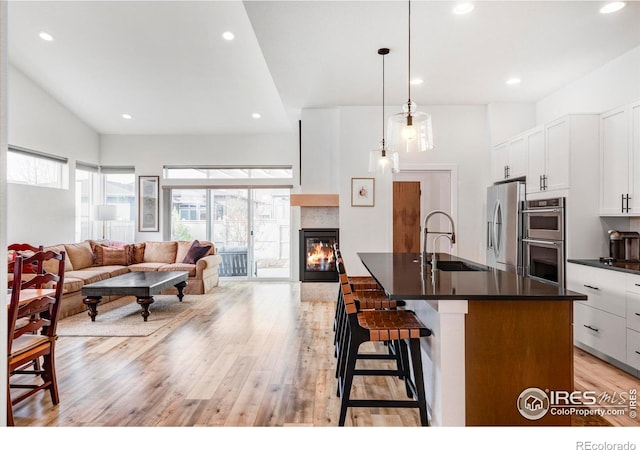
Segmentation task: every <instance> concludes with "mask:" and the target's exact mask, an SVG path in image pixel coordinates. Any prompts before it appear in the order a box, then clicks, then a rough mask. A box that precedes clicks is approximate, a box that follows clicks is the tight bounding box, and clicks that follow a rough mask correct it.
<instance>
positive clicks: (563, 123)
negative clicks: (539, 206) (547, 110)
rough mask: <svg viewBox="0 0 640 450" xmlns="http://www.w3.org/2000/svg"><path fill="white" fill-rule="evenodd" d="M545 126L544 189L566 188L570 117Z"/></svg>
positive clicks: (569, 147)
mask: <svg viewBox="0 0 640 450" xmlns="http://www.w3.org/2000/svg"><path fill="white" fill-rule="evenodd" d="M545 128H546V129H545V134H546V156H547V166H546V169H547V170H546V173H545V177H544V184H543V186H544V190H545V191H555V190H558V189H567V188H568V187H569V156H570V152H571V117H570V116H566V117H563V118H562V119H558V120H556V121H554V122H551V123H549V124H547V126H546V127H545ZM576 150H579V149H576Z"/></svg>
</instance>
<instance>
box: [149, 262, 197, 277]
mask: <svg viewBox="0 0 640 450" xmlns="http://www.w3.org/2000/svg"><path fill="white" fill-rule="evenodd" d="M180 270H183V271H185V272H189V276H190V277H195V276H196V265H195V264H186V263H173V264H165V265H164V266H162V267H159V268H158V272H173V271H180Z"/></svg>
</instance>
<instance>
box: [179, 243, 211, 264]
mask: <svg viewBox="0 0 640 450" xmlns="http://www.w3.org/2000/svg"><path fill="white" fill-rule="evenodd" d="M209 250H211V246H210V245H202V244H200V242H199V241H197V240H196V241H193V244H191V248H190V249H189V251H188V252H187V256H185V257H184V259H183V260H182V262H183V263H185V264H195V263H196V262H197V261H198V260H199V259H200V258H202V257H203V256H204V255H206V254H207V252H208V251H209Z"/></svg>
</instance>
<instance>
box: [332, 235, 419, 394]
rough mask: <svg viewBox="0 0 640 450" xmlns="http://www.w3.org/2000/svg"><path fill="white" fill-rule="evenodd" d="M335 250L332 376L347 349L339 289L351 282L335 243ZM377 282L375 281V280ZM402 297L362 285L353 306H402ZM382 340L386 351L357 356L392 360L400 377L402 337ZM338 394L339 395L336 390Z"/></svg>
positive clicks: (405, 355) (405, 354) (403, 357)
mask: <svg viewBox="0 0 640 450" xmlns="http://www.w3.org/2000/svg"><path fill="white" fill-rule="evenodd" d="M334 253H335V255H336V256H337V259H336V267H337V270H338V274H339V279H340V288H339V289H338V300H337V301H336V315H335V319H334V333H335V334H334V342H333V344H334V356H335V357H336V358H337V363H336V371H335V376H336V378H337V377H338V375H339V373H340V371H341V370H342V368H343V367H344V364H345V359H346V350H345V345H344V343H345V342H346V341H345V338H344V335H345V333H346V327H347V324H346V321H347V315H346V313H345V309H344V301H342V289H343V286H345V285H346V286H348V287H349V289H350V291H351V292H353V284H352V283H351V279H350V278H349V277H348V276H347V273H346V269H345V267H344V261H343V260H342V256H341V255H340V251H339V249H338V248H337V246H335V245H334ZM376 286H377V283H376ZM404 304H405V303H404V302H403V301H395V300H391V299H389V298H388V297H387V296H386V294H385V293H384V292H383V291H382V290H380V289H379V288H378V289H377V290H376V289H371V290H369V289H365V290H363V291H359V293H357V294H356V306H357V308H358V311H362V310H367V309H397V307H398V306H404ZM383 344H384V345H385V346H386V347H387V353H386V354H384V353H371V352H364V353H358V356H357V358H358V359H367V360H393V361H395V362H396V367H397V371H398V372H397V373H398V377H399V378H400V379H402V378H403V377H404V376H405V372H406V369H405V368H404V366H405V365H406V364H407V363H406V361H408V352H407V349H406V344H405V343H404V342H402V341H385V342H383ZM337 395H340V392H339V390H338V391H337Z"/></svg>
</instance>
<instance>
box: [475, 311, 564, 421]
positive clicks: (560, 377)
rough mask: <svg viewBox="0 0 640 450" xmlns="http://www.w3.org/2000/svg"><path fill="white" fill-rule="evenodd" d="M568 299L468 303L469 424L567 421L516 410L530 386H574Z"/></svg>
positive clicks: (559, 417)
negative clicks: (534, 416)
mask: <svg viewBox="0 0 640 450" xmlns="http://www.w3.org/2000/svg"><path fill="white" fill-rule="evenodd" d="M572 310H573V304H572V302H571V301H562V300H560V301H559V300H535V301H528V300H513V301H510V300H496V301H486V300H485V301H469V310H468V314H467V316H466V318H465V322H466V323H465V370H466V377H465V392H466V399H465V403H466V425H467V426H489V425H491V426H495V425H498V426H503V425H516V426H521V425H522V426H524V425H542V426H549V425H570V424H571V417H570V416H562V415H552V414H549V413H547V414H546V415H545V416H544V417H542V418H540V419H538V420H529V419H527V418H525V417H524V416H523V415H521V414H520V412H519V411H518V408H517V400H518V397H519V396H520V394H521V393H522V392H523V391H524V390H525V389H528V388H538V389H541V390H543V391H544V390H547V389H548V390H566V391H572V390H573V329H572V314H573V312H572Z"/></svg>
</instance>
